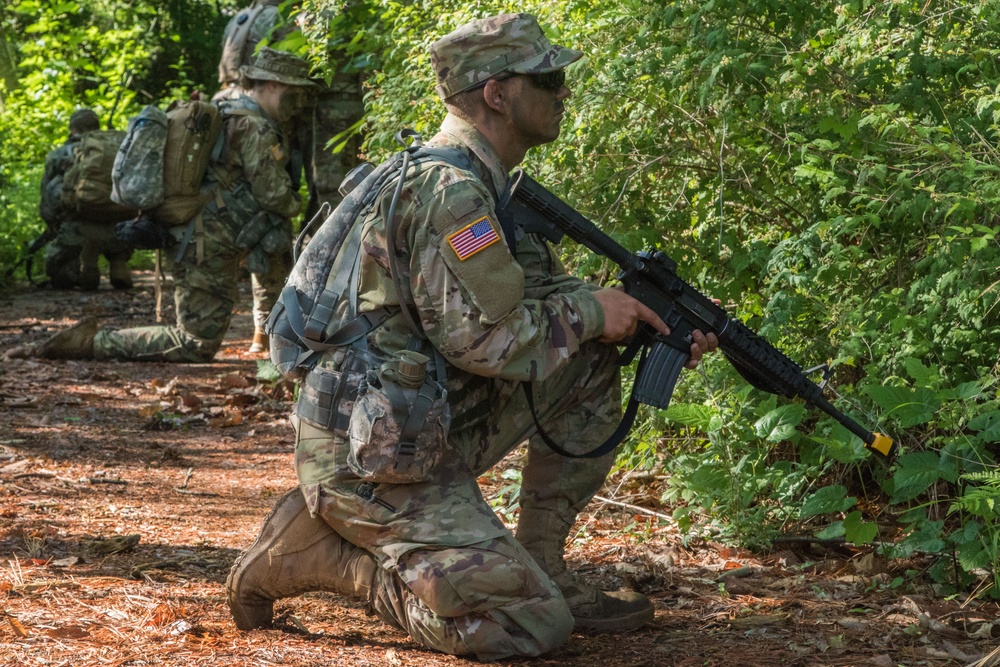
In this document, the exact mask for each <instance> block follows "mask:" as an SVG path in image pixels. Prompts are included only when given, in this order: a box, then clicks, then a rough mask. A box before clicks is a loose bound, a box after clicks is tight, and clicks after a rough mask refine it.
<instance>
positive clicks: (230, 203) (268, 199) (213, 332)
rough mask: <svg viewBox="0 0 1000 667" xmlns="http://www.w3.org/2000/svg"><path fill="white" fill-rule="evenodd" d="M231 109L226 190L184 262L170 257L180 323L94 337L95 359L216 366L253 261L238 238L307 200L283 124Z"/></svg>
mask: <svg viewBox="0 0 1000 667" xmlns="http://www.w3.org/2000/svg"><path fill="white" fill-rule="evenodd" d="M226 106H228V111H225V106H224V114H225V115H224V118H225V120H224V124H223V132H224V134H225V148H224V150H223V153H222V157H221V158H220V160H219V162H218V163H217V164H216V165H215V166H213V167H212V169H211V171H210V175H209V180H211V181H215V182H218V183H219V184H220V190H219V193H220V194H219V196H218V197H217V198H216V199H215V200H213V201H211V202H209V204H208V205H207V206H206V207H205V208H204V209H203V210H202V212H201V213H200V214H199V216H198V217H197V218H196V219H195V221H193V222H192V223H191V224H193V225H195V232H194V239H192V240H191V241H190V243H188V244H187V246H186V248H185V249H184V253H183V255H182V256H181V257H180V258H176V257H175V256H174V253H175V252H176V251H174V250H168V251H167V252H166V258H167V267H168V269H169V270H170V272H171V274H172V276H173V280H174V303H175V306H176V311H177V324H176V325H175V326H150V327H140V328H134V329H123V330H118V331H113V330H102V331H99V332H98V333H97V335H96V337H95V338H94V355H95V356H96V357H98V358H106V357H117V358H119V359H142V360H150V361H172V362H187V363H197V362H205V361H210V360H211V359H212V358H213V357H214V356H215V353H216V352H217V351H218V349H219V347H220V346H221V344H222V339H223V336H224V335H225V333H226V330H227V329H228V328H229V321H230V318H231V316H232V312H233V307H234V306H235V304H236V299H237V292H236V284H237V280H238V277H239V270H240V262H241V261H243V259H244V258H245V257H246V255H247V249H245V248H241V247H239V246H238V244H237V236H238V234H239V232H240V231H241V229H243V228H245V226H246V225H247V224H248V223H249V222H250V221H251V220H252V219H254V218H255V216H257V215H258V214H259V213H261V212H262V211H264V212H270V213H271V214H273V217H275V218H276V220H277V222H278V224H284V222H287V219H288V218H290V217H291V216H294V215H296V214H298V212H299V209H300V207H301V199H300V197H299V195H298V193H297V192H295V191H294V190H293V189H292V186H291V179H290V178H289V176H288V172H287V171H286V170H285V164H286V162H287V159H288V152H287V146H286V145H285V144H284V142H283V139H282V135H281V132H280V130H279V129H278V126H277V124H276V123H275V122H274V121H273V120H271V119H270V118H269V117H268V116H267V115H266V114H265V113H264V112H263V110H262V109H261V108H260V107H259V106H258V105H257V104H256V102H254V101H253V100H252V99H250V98H248V97H241V98H239V99H237V100H235V101H233V102H229V103H226ZM227 184H228V185H227ZM198 227H201V229H198ZM186 231H187V226H182V227H174V228H172V229H171V230H170V233H171V234H172V235H173V238H174V240H175V241H176V242H177V243H181V242H182V239H183V237H184V235H185V232H186ZM199 255H201V257H200V258H199Z"/></svg>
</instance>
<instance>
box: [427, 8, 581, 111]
mask: <svg viewBox="0 0 1000 667" xmlns="http://www.w3.org/2000/svg"><path fill="white" fill-rule="evenodd" d="M582 57H583V52H582V51H576V50H575V49H568V48H566V47H564V46H557V45H555V44H552V43H551V42H549V40H548V38H547V37H545V34H544V33H542V29H541V27H540V26H539V25H538V19H536V18H535V17H534V16H532V15H531V14H523V13H522V14H500V15H499V16H491V17H489V18H485V19H478V20H476V21H472V22H471V23H467V24H465V25H463V26H462V27H460V28H458V29H457V30H455V31H454V32H451V33H449V34H447V35H445V36H444V37H442V38H441V39H439V40H438V41H436V42H434V43H433V44H431V64H432V65H433V66H434V73H435V74H436V76H437V87H436V88H437V92H438V95H440V96H441V99H445V100H446V99H448V98H449V97H451V96H452V95H456V94H458V93H460V92H462V91H463V90H468V89H469V88H472V87H473V86H475V85H476V84H477V83H482V82H483V81H485V80H486V79H489V78H492V77H494V76H496V75H498V74H500V73H501V72H513V73H515V74H541V73H542V72H552V71H554V70H557V69H562V68H563V67H566V65H569V64H570V63H572V62H576V61H577V60H579V59H580V58H582Z"/></svg>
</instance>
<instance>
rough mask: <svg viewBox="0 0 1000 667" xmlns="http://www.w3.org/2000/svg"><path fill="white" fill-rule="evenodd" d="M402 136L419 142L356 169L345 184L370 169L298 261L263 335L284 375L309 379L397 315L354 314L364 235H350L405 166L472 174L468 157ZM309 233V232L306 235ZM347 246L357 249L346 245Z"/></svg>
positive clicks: (339, 205)
mask: <svg viewBox="0 0 1000 667" xmlns="http://www.w3.org/2000/svg"><path fill="white" fill-rule="evenodd" d="M403 136H415V137H417V141H416V142H415V143H414V144H413V145H412V146H410V147H409V148H407V149H406V150H403V151H401V152H400V153H398V154H397V155H396V156H394V157H393V158H391V159H389V160H387V161H386V162H384V163H382V164H381V165H379V166H378V167H377V168H374V169H373V168H372V165H370V164H362V165H360V166H358V167H355V169H354V170H352V172H351V173H350V174H348V176H347V178H345V179H344V180H345V183H349V182H350V181H351V179H352V176H356V175H357V174H358V173H362V174H363V173H365V171H367V172H368V173H367V175H366V176H364V177H363V179H362V180H360V182H359V183H357V184H356V185H354V186H353V189H350V190H349V191H345V189H342V190H341V192H342V194H344V198H343V199H342V200H341V202H340V204H338V205H337V208H335V209H334V210H333V212H332V213H331V214H330V215H329V216H328V217H327V218H326V220H325V221H324V222H323V224H322V225H321V226H320V228H319V229H318V230H317V231H316V233H315V235H314V236H313V237H312V239H311V240H310V241H309V244H308V245H307V246H306V247H305V250H304V251H303V252H302V253H301V255H299V256H298V257H297V258H296V261H295V265H294V266H293V267H292V271H291V273H290V274H289V276H288V279H287V280H286V281H285V287H284V289H283V290H282V292H281V296H280V297H279V298H278V300H277V302H276V303H275V305H274V307H273V308H272V309H271V313H270V315H269V317H268V319H267V322H266V323H265V325H264V330H265V331H266V332H267V334H268V335H269V337H270V348H271V350H270V351H271V361H272V362H273V363H274V365H275V366H277V368H278V371H279V372H280V373H281V374H282V375H283V376H284V377H286V378H289V379H293V380H301V379H303V378H304V377H305V376H306V374H307V373H308V372H309V370H310V369H311V368H313V367H314V366H315V364H316V362H317V360H318V356H319V354H320V353H322V352H325V351H327V350H331V349H333V348H335V347H343V346H346V345H351V344H352V343H354V342H355V341H358V340H359V339H361V338H362V337H363V336H366V335H367V334H368V332H369V331H371V330H372V329H374V328H375V327H376V326H378V325H379V324H381V323H382V322H384V321H385V320H386V319H388V317H389V316H390V315H391V314H392V313H389V312H385V311H386V309H379V310H376V311H374V312H369V313H364V314H361V315H357V313H356V312H355V306H356V304H355V303H352V302H353V301H354V300H355V299H354V297H353V296H352V295H351V290H352V289H354V288H355V287H356V285H352V283H353V282H355V281H354V280H353V279H352V277H353V276H354V275H355V273H356V271H357V263H356V262H357V257H358V252H359V251H360V242H361V234H360V233H358V234H353V235H352V234H351V233H350V232H351V230H352V229H353V228H354V227H355V226H356V225H358V224H363V223H364V221H365V219H366V217H367V216H368V214H369V213H370V212H371V211H372V209H373V207H375V206H377V205H378V203H379V201H380V200H381V199H382V197H381V194H382V193H384V192H386V191H387V188H388V187H391V186H393V185H394V184H395V183H398V179H399V177H400V173H401V172H402V170H403V168H404V166H407V165H413V164H420V163H424V162H431V161H437V162H447V163H449V164H452V165H454V166H457V167H459V168H462V169H471V163H470V162H469V159H468V158H467V157H466V156H465V154H464V153H462V152H461V151H459V150H457V149H449V148H432V147H427V146H421V145H420V142H419V135H416V134H415V133H412V132H411V133H410V134H404V135H403ZM397 138H398V139H399V140H400V141H401V142H402V139H400V138H399V136H398V135H397ZM308 231H309V230H308V229H304V230H303V232H302V235H305V234H306V233H307V232H308ZM348 240H350V241H348ZM346 242H351V243H354V244H356V245H358V247H353V246H351V247H346V248H345V247H344V244H345V243H346ZM296 245H297V246H298V245H300V244H299V243H297V244H296Z"/></svg>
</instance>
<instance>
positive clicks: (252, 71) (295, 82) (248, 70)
mask: <svg viewBox="0 0 1000 667" xmlns="http://www.w3.org/2000/svg"><path fill="white" fill-rule="evenodd" d="M240 74H242V75H243V77H244V78H247V79H253V80H254V81H277V82H278V83H284V84H287V85H289V86H304V87H306V88H315V87H317V86H318V85H319V84H317V83H316V82H315V81H313V80H312V79H305V78H302V77H298V76H279V75H277V74H275V73H273V72H268V71H267V70H265V69H259V68H257V67H254V66H253V65H244V66H243V67H242V68H241V69H240ZM245 87H246V86H244V88H245Z"/></svg>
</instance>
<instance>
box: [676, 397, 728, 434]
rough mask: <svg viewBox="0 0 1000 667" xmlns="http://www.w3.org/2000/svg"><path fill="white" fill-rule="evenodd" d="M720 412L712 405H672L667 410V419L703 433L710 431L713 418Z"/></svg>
mask: <svg viewBox="0 0 1000 667" xmlns="http://www.w3.org/2000/svg"><path fill="white" fill-rule="evenodd" d="M718 412H719V411H718V410H717V409H715V408H714V407H712V406H710V405H696V404H693V403H671V404H670V406H669V407H668V408H667V410H666V415H667V419H669V420H670V421H674V422H677V423H678V424H683V425H684V426H690V427H691V428H696V429H699V430H701V431H707V430H709V428H710V426H711V423H712V418H713V417H715V416H716V415H717V414H718Z"/></svg>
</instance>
